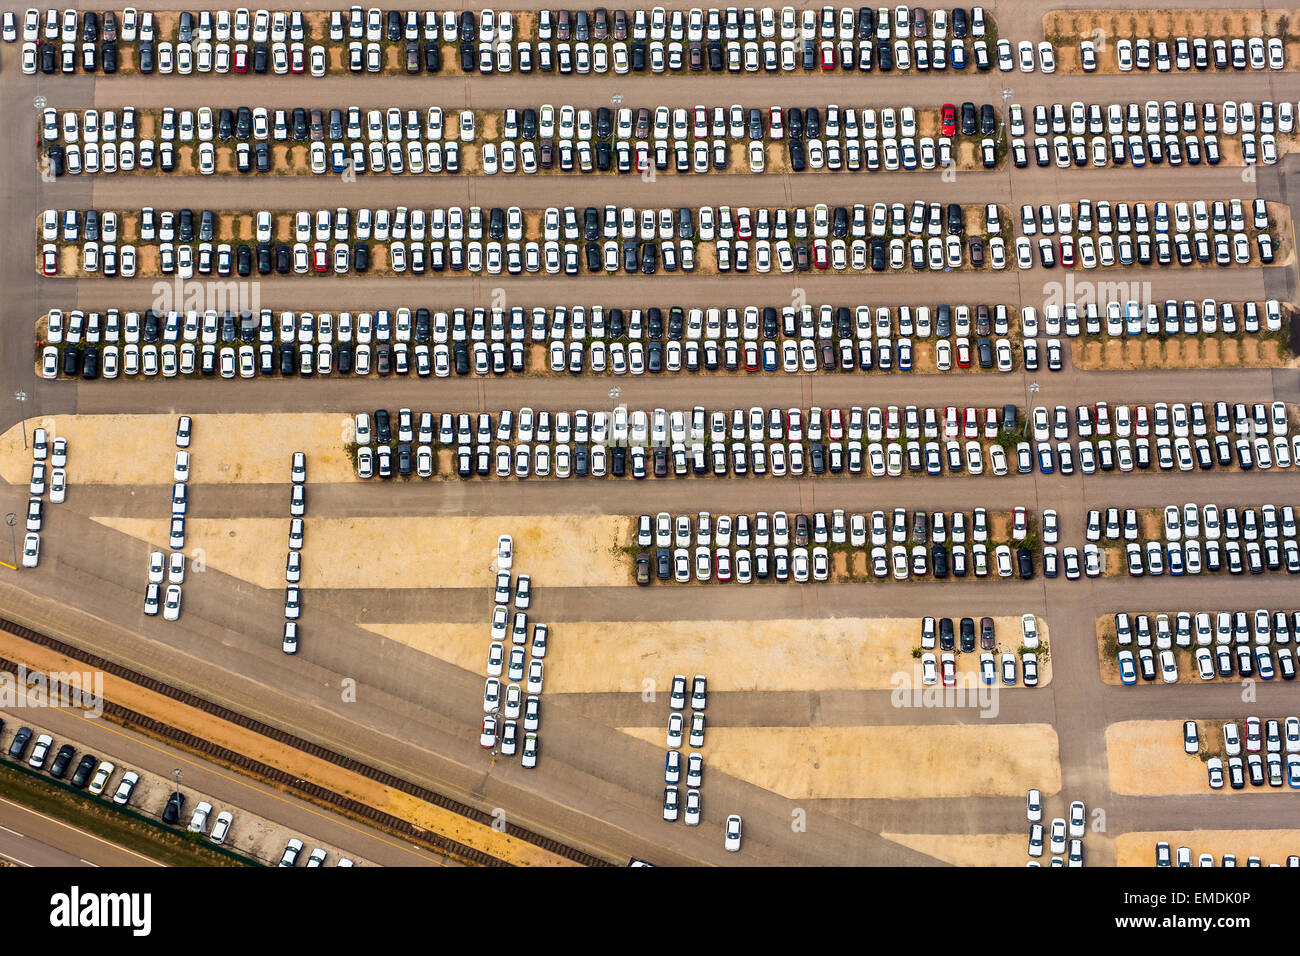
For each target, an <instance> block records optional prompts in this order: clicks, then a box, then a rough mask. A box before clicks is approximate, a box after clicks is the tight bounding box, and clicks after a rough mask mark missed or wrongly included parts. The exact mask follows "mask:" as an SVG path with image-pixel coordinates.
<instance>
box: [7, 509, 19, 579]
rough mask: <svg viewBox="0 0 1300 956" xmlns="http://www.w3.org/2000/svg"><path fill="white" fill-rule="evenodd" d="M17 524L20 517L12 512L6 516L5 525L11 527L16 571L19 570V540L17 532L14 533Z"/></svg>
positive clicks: (10, 532)
mask: <svg viewBox="0 0 1300 956" xmlns="http://www.w3.org/2000/svg"><path fill="white" fill-rule="evenodd" d="M17 523H18V516H17V515H16V514H14V513H13V512H12V511H11V512H9V513H8V514H7V515H5V524H7V525H8V526H9V543H10V544H11V545H12V546H13V549H14V568H15V570H16V569H17V568H18V538H17V537H16V532H15V531H14V525H16V524H17Z"/></svg>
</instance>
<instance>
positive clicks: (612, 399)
mask: <svg viewBox="0 0 1300 956" xmlns="http://www.w3.org/2000/svg"><path fill="white" fill-rule="evenodd" d="M622 394H623V390H622V389H621V388H619V387H618V386H617V385H615V386H614V387H613V388H611V389H610V390H609V437H610V444H613V438H614V410H615V409H616V408H617V407H618V397H619V396H620V395H622Z"/></svg>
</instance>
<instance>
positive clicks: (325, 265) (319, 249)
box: [312, 242, 330, 272]
mask: <svg viewBox="0 0 1300 956" xmlns="http://www.w3.org/2000/svg"><path fill="white" fill-rule="evenodd" d="M312 252H313V255H312V268H314V269H315V270H316V271H317V272H328V271H329V268H330V253H329V249H328V248H327V247H326V245H325V243H323V242H318V243H316V248H315V249H313V250H312Z"/></svg>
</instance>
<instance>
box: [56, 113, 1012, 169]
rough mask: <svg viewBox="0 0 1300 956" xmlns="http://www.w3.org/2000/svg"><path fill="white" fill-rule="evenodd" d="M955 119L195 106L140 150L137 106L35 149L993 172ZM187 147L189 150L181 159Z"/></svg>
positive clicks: (172, 161)
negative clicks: (974, 159) (275, 146)
mask: <svg viewBox="0 0 1300 956" xmlns="http://www.w3.org/2000/svg"><path fill="white" fill-rule="evenodd" d="M962 107H963V109H962V125H961V126H960V127H958V126H957V125H956V122H957V121H956V115H957V114H956V107H955V106H953V105H952V104H947V105H945V107H944V108H943V112H942V116H943V117H944V120H943V121H942V123H941V124H940V125H939V126H938V128H937V129H936V130H934V131H933V132H931V133H930V135H926V136H918V131H919V126H918V119H919V118H923V117H918V113H917V111H916V109H915V108H914V107H903V108H901V109H899V110H895V109H894V108H882V109H881V110H880V111H879V118H877V111H876V110H875V109H864V110H862V111H861V120H860V121H859V115H858V112H857V111H855V110H853V109H843V110H841V108H840V107H839V106H836V105H830V106H827V107H825V113H826V120H825V125H824V126H823V123H822V108H820V107H808V108H807V109H806V110H805V109H803V108H800V107H790V108H789V109H787V110H785V111H782V109H781V108H780V107H775V106H774V107H769V108H768V109H766V110H764V109H760V108H757V107H751V108H749V109H745V108H744V107H742V106H739V105H735V106H732V107H730V108H724V107H720V106H719V107H714V108H713V109H712V110H709V109H708V108H706V107H703V106H697V107H694V109H693V110H692V111H690V112H688V111H687V109H686V108H684V107H679V108H677V109H675V110H671V111H670V110H669V109H668V107H658V108H656V109H655V110H654V113H653V124H654V125H653V129H652V128H651V116H652V114H651V110H650V109H649V108H641V109H638V110H636V111H635V114H634V112H633V110H632V109H631V108H630V107H623V108H620V109H618V110H617V111H611V110H610V109H609V108H607V107H599V108H597V109H596V110H594V111H593V110H589V109H580V110H579V109H575V108H574V107H572V106H561V107H560V109H559V112H558V117H557V113H556V110H555V108H554V107H552V106H549V105H546V106H542V107H541V109H540V110H537V109H533V108H531V107H529V108H525V109H523V110H519V109H516V108H507V109H504V110H503V111H501V113H500V115H499V116H498V115H497V114H496V112H495V111H494V112H490V113H488V114H487V115H486V116H484V117H483V118H482V121H481V122H482V125H483V126H484V127H486V128H490V129H495V130H498V131H499V132H497V133H496V134H495V135H493V136H486V135H484V136H480V135H479V132H478V131H479V128H480V115H479V114H478V113H476V112H475V111H473V110H462V111H461V112H460V118H459V122H458V123H456V124H455V125H454V127H453V128H452V129H450V130H448V129H446V128H445V126H444V118H443V111H442V109H441V108H440V107H429V108H428V110H427V112H426V113H424V114H423V115H422V114H421V113H420V112H419V111H416V110H407V111H405V112H403V111H402V110H399V109H397V108H391V109H388V110H387V111H381V110H379V109H371V110H368V111H367V112H366V113H365V114H364V126H363V113H362V110H361V108H359V107H348V108H347V109H346V111H345V110H344V109H341V108H334V109H329V110H323V109H312V110H311V111H310V112H309V111H307V110H306V109H303V108H301V107H300V108H296V109H292V110H284V109H277V110H270V109H267V108H265V107H256V108H251V109H250V108H249V107H246V106H241V107H238V108H236V109H229V108H225V109H218V110H216V111H214V110H213V108H211V107H200V108H199V109H198V110H197V111H194V110H180V111H179V112H178V111H177V110H176V109H175V108H172V107H167V108H164V109H162V110H161V112H160V113H159V114H158V117H157V120H156V124H157V132H156V137H157V138H156V139H155V138H154V137H142V138H140V139H139V140H137V139H136V136H135V132H136V124H137V116H136V110H135V109H134V108H131V109H130V111H129V112H128V111H127V110H124V111H123V113H124V116H123V127H122V141H121V142H120V143H119V142H118V141H117V140H118V131H119V127H118V121H117V117H116V114H115V113H114V112H113V111H104V113H103V114H100V112H99V111H98V110H87V111H85V113H84V115H83V118H82V119H80V120H79V118H78V115H77V114H76V113H74V112H66V113H64V114H63V123H62V126H60V122H59V118H58V113H57V111H56V110H54V109H47V110H46V111H45V117H44V119H43V125H42V143H43V147H44V155H45V156H46V157H47V159H48V162H49V166H50V170H51V171H52V172H53V174H54V175H55V176H56V177H57V176H61V175H63V174H64V173H65V172H66V173H69V174H73V175H75V174H79V173H82V172H85V173H89V174H95V173H115V172H119V171H120V172H133V171H135V170H137V169H141V170H157V171H160V172H163V173H169V172H174V171H176V170H178V169H184V168H186V167H185V163H184V162H183V161H182V157H183V155H184V154H185V153H192V156H193V161H194V162H195V163H196V164H197V167H198V172H199V173H200V174H202V175H214V174H215V173H216V172H217V168H218V156H219V155H225V156H229V157H231V158H232V159H233V165H234V167H235V168H236V170H237V171H239V172H241V173H250V172H253V171H256V172H259V173H266V172H271V171H272V169H273V167H274V165H275V162H276V161H275V156H274V153H273V152H272V148H271V146H270V145H269V144H270V143H271V142H290V141H296V142H306V143H307V156H306V159H307V161H308V163H309V165H310V170H311V172H312V173H314V174H316V175H326V174H335V173H343V172H348V171H350V172H353V173H356V174H364V173H367V172H372V173H385V172H386V173H390V174H394V175H400V174H403V173H411V174H415V175H419V174H422V173H426V172H427V173H441V172H446V173H449V174H457V173H460V172H461V171H462V162H463V154H462V146H461V144H462V143H471V142H475V141H476V140H480V139H481V140H482V145H481V148H480V152H479V158H480V164H479V166H478V167H477V169H478V171H479V172H481V173H482V174H483V175H489V176H490V175H497V174H513V173H523V174H526V175H527V174H535V173H537V172H539V171H547V170H560V171H562V172H573V171H579V172H583V173H591V172H597V171H599V172H609V171H614V172H618V173H624V174H627V173H638V174H639V173H645V172H648V171H649V170H651V169H654V170H655V171H675V172H678V173H690V172H694V173H707V172H709V171H711V170H718V171H722V170H727V169H729V168H731V166H732V164H731V159H732V151H731V145H730V144H731V143H734V142H737V141H740V142H745V143H747V146H746V150H747V153H746V155H747V157H748V167H747V168H748V170H749V172H751V173H762V172H764V171H766V169H767V166H768V159H769V156H772V155H775V153H773V152H769V150H768V148H767V140H768V139H770V140H771V141H772V144H773V146H774V147H775V149H776V152H779V153H781V154H784V155H786V156H787V157H788V159H789V164H790V168H791V169H793V170H794V171H795V172H802V171H804V170H805V169H828V170H831V171H838V170H841V169H847V170H849V171H853V172H856V171H859V170H862V169H867V170H871V171H875V170H879V169H881V168H884V169H886V170H897V169H900V168H902V169H917V168H920V169H935V168H936V167H948V166H951V165H953V162H954V159H953V152H952V145H953V137H954V136H956V135H958V134H957V132H956V131H957V129H959V128H960V129H961V130H962V135H973V134H976V133H981V132H982V133H984V134H985V139H983V140H981V141H980V143H979V150H980V155H981V158H982V161H983V164H984V165H985V167H986V168H991V167H992V166H994V165H996V162H997V159H996V150H995V149H994V145H993V140H992V139H989V138H988V134H991V133H992V132H994V130H995V129H996V126H997V121H996V114H995V113H994V112H993V107H992V106H990V105H988V104H985V105H984V106H983V107H982V109H981V112H980V116H981V121H980V123H979V124H978V125H976V123H975V120H974V116H975V115H976V114H975V104H974V103H972V102H967V103H964V104H962ZM634 116H635V119H634ZM327 117H328V119H327ZM345 117H346V119H345ZM787 117H788V118H787ZM949 120H951V122H950V121H949ZM83 123H84V132H83V130H82V124H83ZM101 123H102V124H103V131H102V134H101ZM787 123H788V126H787ZM327 124H328V125H327ZM363 129H364V133H363ZM940 131H942V133H940ZM128 132H129V136H128V135H127V133H128ZM557 134H558V136H559V138H558V139H557V138H556V135H557ZM444 136H445V137H446V138H445V139H444ZM309 137H310V138H309ZM101 139H102V140H103V141H102V142H101ZM187 143H193V144H195V145H194V146H192V147H187V146H186V145H185V144H187ZM782 143H783V144H784V145H780V146H778V145H777V144H782ZM178 150H183V151H184V153H178ZM289 163H290V164H291V166H292V165H296V163H297V160H296V159H295V158H294V157H292V155H291V157H290V159H289ZM466 168H467V169H471V170H472V169H473V167H472V166H468V167H466ZM739 168H742V169H743V168H745V167H739Z"/></svg>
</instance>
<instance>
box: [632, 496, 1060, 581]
mask: <svg viewBox="0 0 1300 956" xmlns="http://www.w3.org/2000/svg"><path fill="white" fill-rule="evenodd" d="M1009 517H1010V519H1011V520H1009V521H1008V522H1007V523H1008V526H1009V527H1010V528H1011V535H1012V537H1011V540H1010V543H999V542H998V541H997V540H995V539H994V538H992V537H991V535H990V527H989V514H988V512H987V511H986V510H985V509H983V508H977V509H975V510H974V511H973V512H972V513H971V516H970V519H969V521H968V520H967V516H966V514H965V513H963V512H955V513H952V514H950V515H945V514H944V513H943V512H934V513H933V514H930V513H927V512H925V511H916V512H914V513H913V515H912V521H911V522H910V523H909V522H908V518H907V511H906V509H902V508H896V509H894V511H893V515H892V521H890V520H889V519H888V518H887V517H886V513H885V512H884V511H875V512H872V513H871V515H870V519H869V522H870V530H869V531H868V517H867V515H865V514H860V513H858V514H852V515H849V514H846V512H845V511H844V510H843V509H836V510H834V511H832V512H830V513H829V514H828V513H827V512H822V511H819V512H814V513H813V514H811V515H808V514H796V515H794V516H793V520H792V518H791V516H790V515H789V514H787V513H786V512H784V511H776V512H773V513H772V514H771V515H769V514H768V513H767V512H758V513H757V514H755V515H754V516H753V517H752V518H751V516H749V515H735V516H732V515H716V516H715V515H711V514H710V513H709V512H706V511H702V512H700V513H699V514H698V515H696V516H693V515H677V516H676V517H674V516H672V515H670V514H668V513H667V512H661V513H659V514H658V515H656V516H654V518H653V519H652V518H651V516H650V515H641V516H640V518H639V519H638V521H637V539H636V540H637V545H638V547H640V548H643V549H645V550H642V551H641V552H639V553H638V554H637V556H636V559H635V565H634V570H635V575H636V581H637V583H638V584H640V585H643V586H644V585H647V584H649V583H651V581H652V580H656V579H657V580H659V581H663V582H667V581H675V582H677V583H679V584H685V583H688V582H690V581H697V582H705V581H710V580H716V581H720V582H728V581H733V580H734V581H735V582H736V583H738V584H749V583H750V582H752V581H755V580H760V581H761V580H767V579H769V578H771V579H775V580H777V581H787V580H794V581H796V582H799V583H802V582H806V581H810V580H811V581H827V580H830V576H831V551H832V549H834V550H836V551H837V552H842V551H845V550H846V548H853V549H863V550H866V549H868V546H869V548H870V550H869V552H868V555H869V560H870V566H871V573H872V575H873V576H874V577H875V578H876V579H878V580H884V579H888V578H892V579H893V580H896V581H904V580H908V579H909V578H911V577H925V576H931V575H932V576H933V577H934V578H936V579H939V580H942V579H945V578H947V577H949V576H950V575H951V576H952V577H958V578H963V577H966V576H967V575H968V574H972V575H973V576H975V577H986V576H988V575H989V574H990V573H991V572H993V573H996V574H997V575H998V576H999V577H1011V576H1013V574H1018V575H1019V576H1020V578H1021V579H1028V578H1031V577H1033V573H1034V562H1033V553H1032V550H1031V549H1030V548H1029V547H1027V546H1025V545H1024V544H1019V546H1018V547H1016V548H1015V551H1014V564H1013V551H1012V546H1013V545H1014V544H1016V543H1017V542H1024V541H1025V539H1026V537H1027V532H1028V529H1027V525H1026V523H1025V521H1024V509H1017V510H1016V512H1015V513H1013V515H1011V516H1009ZM968 541H969V542H970V547H969V548H968V547H967V542H968ZM868 542H869V544H868ZM887 545H888V546H889V547H888V548H887V547H886V546H887ZM651 548H653V552H652V551H651V550H650V549H651Z"/></svg>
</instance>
